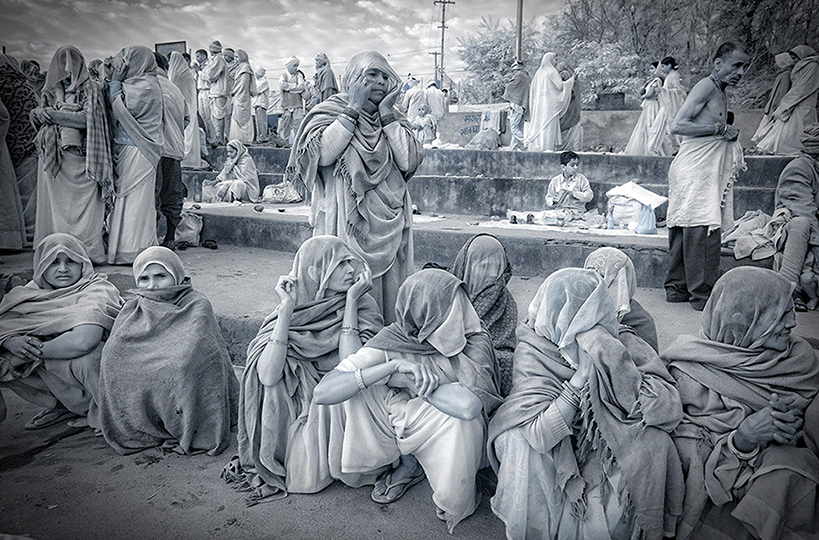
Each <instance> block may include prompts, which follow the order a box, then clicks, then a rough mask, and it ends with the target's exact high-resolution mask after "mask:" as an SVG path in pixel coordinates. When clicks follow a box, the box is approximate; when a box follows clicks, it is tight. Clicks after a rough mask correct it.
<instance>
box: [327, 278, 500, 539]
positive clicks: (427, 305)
mask: <svg viewBox="0 0 819 540" xmlns="http://www.w3.org/2000/svg"><path fill="white" fill-rule="evenodd" d="M395 317H396V319H397V320H396V322H394V323H392V324H391V325H389V326H387V327H385V328H384V329H383V330H381V331H380V332H379V333H378V334H377V335H376V336H375V337H374V338H372V339H371V340H370V341H368V342H367V344H366V345H365V346H364V347H362V348H361V349H360V350H359V351H358V352H357V353H356V354H353V355H351V356H348V357H347V358H345V359H344V360H342V361H341V363H339V365H338V366H336V368H335V369H334V370H333V371H332V372H330V373H328V374H327V375H326V376H325V377H324V379H322V380H321V382H320V383H319V384H318V386H316V389H315V391H314V392H313V399H314V400H315V401H316V402H318V403H323V404H328V405H329V404H336V403H343V407H344V412H345V415H346V418H347V422H346V425H345V430H344V440H343V449H344V451H343V453H342V459H341V463H340V467H341V470H340V472H341V473H344V475H347V476H349V475H351V474H355V473H359V474H362V475H363V476H362V478H366V475H367V474H369V475H370V477H372V473H381V475H380V476H379V477H378V479H377V480H376V482H375V486H374V487H373V490H372V493H371V497H372V499H373V501H375V502H377V503H379V504H389V503H392V502H395V501H396V500H398V499H399V498H401V496H403V495H404V493H405V492H406V491H407V489H409V488H410V487H411V486H414V485H416V484H418V483H419V482H421V481H423V480H424V476H426V478H427V479H429V484H430V486H431V487H432V491H433V495H432V499H433V501H434V503H435V506H436V514H437V516H438V518H439V519H440V520H442V521H445V522H446V524H447V529H448V530H449V531H450V532H452V530H453V528H454V527H455V526H456V525H457V524H458V523H459V522H460V521H462V520H463V519H464V518H466V517H467V516H469V515H471V514H472V512H474V511H475V508H476V506H477V504H478V498H477V494H476V490H475V476H476V474H477V472H478V468H479V467H480V466H481V463H482V462H483V461H484V458H485V455H484V446H483V445H484V441H485V440H486V439H485V433H486V423H487V419H488V417H489V415H490V414H492V412H493V411H494V410H495V409H496V408H497V407H498V405H500V403H501V401H502V398H501V397H500V395H499V394H498V389H497V380H498V373H497V368H496V366H495V358H494V356H495V355H494V350H493V349H492V340H491V338H490V337H489V334H488V333H487V332H486V331H485V330H483V328H482V327H481V320H480V319H479V318H478V314H477V313H475V309H474V308H473V307H472V304H470V303H469V297H468V296H467V294H466V289H465V288H464V285H463V282H462V281H461V280H459V279H458V278H456V277H455V276H453V275H452V274H450V273H449V272H445V271H443V270H437V269H430V270H422V271H420V272H418V273H416V274H413V275H412V276H410V277H409V278H407V280H406V281H405V282H404V284H403V285H402V286H401V289H400V290H399V292H398V299H397V302H396V305H395ZM395 463H398V466H397V467H395V468H392V467H391V465H393V464H395ZM339 478H340V479H341V480H342V481H344V482H345V483H347V484H348V485H353V486H355V487H357V486H359V485H362V484H363V483H371V482H372V481H371V480H370V481H368V482H363V481H362V482H359V483H357V484H351V483H350V482H349V481H348V480H347V479H346V477H345V476H343V475H342V476H339Z"/></svg>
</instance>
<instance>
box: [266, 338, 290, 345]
mask: <svg viewBox="0 0 819 540" xmlns="http://www.w3.org/2000/svg"><path fill="white" fill-rule="evenodd" d="M267 342H268V343H271V342H272V343H273V344H275V345H285V346H286V345H287V340H284V341H282V340H280V339H276V338H270V339H268V340H267Z"/></svg>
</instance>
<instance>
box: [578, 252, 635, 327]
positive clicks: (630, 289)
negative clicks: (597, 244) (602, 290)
mask: <svg viewBox="0 0 819 540" xmlns="http://www.w3.org/2000/svg"><path fill="white" fill-rule="evenodd" d="M583 268H586V269H588V270H594V271H595V272H597V273H598V274H600V276H601V277H602V278H603V282H604V283H605V284H606V289H608V291H609V295H611V299H612V300H613V301H614V309H615V310H616V312H617V320H618V321H622V320H623V316H624V315H625V314H626V313H628V312H629V311H631V299H632V297H633V296H634V293H635V292H636V291H637V273H636V272H635V270H634V263H633V262H631V259H630V258H629V257H628V255H626V254H625V253H623V252H622V251H620V250H619V249H617V248H613V247H602V248H600V249H596V250H594V251H593V252H592V253H591V254H590V255H589V256H588V257H586V262H585V263H583Z"/></svg>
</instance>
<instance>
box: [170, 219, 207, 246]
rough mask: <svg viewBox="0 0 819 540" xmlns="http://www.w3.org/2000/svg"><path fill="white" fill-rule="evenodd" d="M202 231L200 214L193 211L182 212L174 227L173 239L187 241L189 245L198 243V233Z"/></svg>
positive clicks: (178, 241) (177, 241)
mask: <svg viewBox="0 0 819 540" xmlns="http://www.w3.org/2000/svg"><path fill="white" fill-rule="evenodd" d="M201 232H202V216H200V215H199V214H194V213H193V212H182V220H181V221H180V222H179V225H177V227H176V234H175V235H174V238H173V239H174V241H175V242H176V243H177V244H179V243H180V242H187V243H188V244H190V245H191V246H198V245H199V233H201Z"/></svg>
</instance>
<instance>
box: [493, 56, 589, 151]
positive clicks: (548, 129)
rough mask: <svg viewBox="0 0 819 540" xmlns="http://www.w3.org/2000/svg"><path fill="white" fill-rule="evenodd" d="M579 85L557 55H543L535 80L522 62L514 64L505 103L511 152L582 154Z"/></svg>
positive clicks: (567, 66) (572, 72) (572, 73)
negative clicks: (508, 110)
mask: <svg viewBox="0 0 819 540" xmlns="http://www.w3.org/2000/svg"><path fill="white" fill-rule="evenodd" d="M580 95H581V90H580V84H579V82H578V80H577V77H576V75H575V73H574V70H573V69H572V68H571V66H569V65H568V64H567V63H566V62H560V63H557V61H556V55H555V53H552V52H548V53H546V54H544V55H543V59H542V60H541V62H540V67H538V70H537V71H536V72H535V75H534V77H532V78H531V80H530V78H529V74H528V72H526V70H524V68H523V62H521V61H520V60H516V61H515V62H514V63H513V64H512V80H511V81H510V82H509V83H508V84H507V85H506V88H505V89H504V93H503V99H504V100H506V101H508V102H509V107H510V109H511V110H510V117H509V126H510V130H511V132H512V140H511V143H510V144H509V148H510V150H531V151H548V152H552V151H554V152H560V151H580V150H581V149H582V146H583V126H582V125H581V124H580V108H581V105H580Z"/></svg>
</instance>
